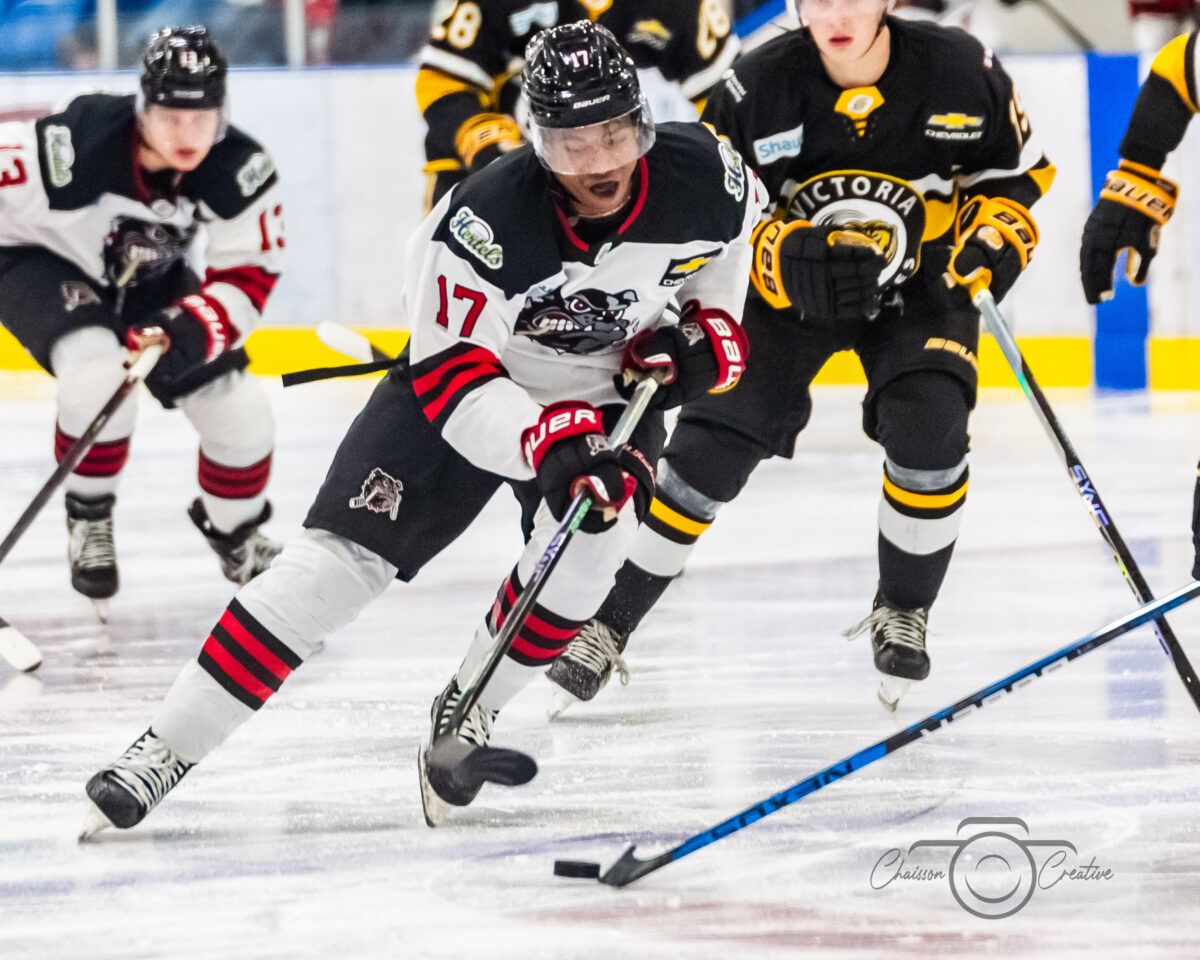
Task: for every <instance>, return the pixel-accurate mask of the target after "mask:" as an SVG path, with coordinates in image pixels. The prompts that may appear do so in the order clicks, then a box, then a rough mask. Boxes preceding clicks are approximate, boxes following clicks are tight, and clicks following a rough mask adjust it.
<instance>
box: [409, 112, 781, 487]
mask: <svg viewBox="0 0 1200 960" xmlns="http://www.w3.org/2000/svg"><path fill="white" fill-rule="evenodd" d="M765 203H766V192H765V190H764V189H763V187H762V184H761V182H760V181H759V180H758V178H757V177H756V176H755V175H754V174H753V173H752V172H750V171H749V170H748V169H747V167H746V166H745V164H744V163H743V162H742V160H741V158H740V157H739V156H738V155H737V153H736V152H735V151H734V150H733V149H732V148H731V147H730V146H729V145H728V144H727V143H725V142H723V141H719V140H718V139H717V138H716V137H715V136H713V134H711V133H710V132H709V131H708V130H707V129H705V128H704V127H702V126H700V125H699V124H682V123H668V124H662V125H660V126H659V128H658V135H657V140H656V142H655V144H654V146H653V147H652V148H651V149H650V151H649V152H648V153H647V154H646V155H645V156H644V157H643V158H642V159H641V161H639V165H638V173H637V176H636V178H635V181H634V196H633V200H632V204H631V206H630V208H629V210H628V213H626V214H625V215H624V217H623V218H619V219H614V220H613V221H612V225H611V227H612V228H611V230H610V231H609V232H608V233H607V235H605V236H599V237H591V238H590V240H591V242H589V241H588V240H585V239H584V238H582V237H581V236H580V235H579V233H578V232H577V231H576V230H575V229H573V227H572V225H571V221H570V219H569V218H568V217H567V215H566V213H565V212H564V208H563V203H562V200H561V199H560V198H559V197H558V196H557V194H556V191H555V185H554V182H553V180H552V178H551V177H550V175H549V174H548V173H547V171H546V170H545V169H544V168H543V167H542V166H541V164H540V163H539V162H538V160H537V157H536V156H535V155H534V153H533V151H532V149H531V148H529V147H523V148H521V149H519V150H516V151H514V152H512V153H510V154H508V155H507V156H505V157H504V158H502V159H500V160H498V161H496V162H495V163H493V164H491V165H490V166H488V167H487V168H486V169H485V170H483V171H481V172H480V173H478V174H476V175H475V176H473V177H471V178H470V179H469V180H467V181H466V182H465V183H463V184H461V185H459V186H458V187H456V188H455V189H454V190H453V191H452V192H451V193H450V194H448V195H447V196H446V197H444V198H443V199H442V201H441V202H440V203H439V204H438V205H437V207H435V208H434V210H433V211H432V213H430V215H429V216H428V217H427V218H426V219H425V221H424V222H423V223H422V224H421V225H420V227H418V229H417V231H416V232H415V234H414V235H413V237H412V238H411V240H410V242H409V245H408V248H407V254H406V268H407V269H406V274H405V277H406V279H405V287H404V293H403V304H404V310H405V313H406V314H407V319H408V323H409V327H410V329H411V331H412V341H411V347H410V360H411V364H412V368H411V369H412V379H413V385H414V388H415V391H416V394H417V397H418V399H419V400H420V402H421V403H422V406H423V408H424V411H425V415H426V416H427V417H428V418H429V420H430V421H431V422H432V423H433V424H434V426H436V427H438V428H439V429H440V430H441V432H442V436H443V437H444V438H445V439H446V440H447V442H449V443H450V444H451V445H452V446H453V447H454V448H455V449H456V450H457V451H458V452H459V453H461V454H462V456H463V457H465V458H466V459H467V460H469V461H470V462H471V463H473V464H475V465H476V466H478V467H480V468H482V469H485V470H489V471H491V472H493V473H497V474H500V475H502V476H506V477H511V478H514V479H528V478H530V477H532V476H533V472H532V470H531V469H530V468H529V466H528V465H527V464H526V462H525V460H524V459H523V457H522V454H521V443H520V438H521V433H522V432H523V431H524V430H525V429H526V428H527V427H531V426H533V425H534V424H535V423H536V422H537V419H538V416H539V415H540V413H541V408H542V406H543V405H545V404H548V403H552V402H554V401H556V400H583V401H586V402H589V403H592V404H594V405H597V406H599V405H602V404H606V403H618V402H622V401H621V399H620V396H619V395H618V394H617V392H616V390H615V388H614V386H613V382H612V380H613V376H614V375H615V374H616V373H617V372H618V371H619V369H620V359H621V351H622V349H623V348H624V346H625V344H626V343H627V342H628V341H629V340H630V338H632V337H633V336H634V335H635V334H636V333H638V331H640V330H643V329H646V328H650V327H655V326H658V325H661V324H666V323H672V322H675V321H674V319H673V315H672V314H670V313H664V311H667V308H668V305H669V304H671V303H672V302H676V303H678V304H679V305H683V304H685V303H687V302H689V301H692V300H698V301H699V302H700V304H701V305H702V306H704V307H708V308H713V309H718V310H723V311H724V312H725V313H726V314H728V315H729V316H730V317H731V318H732V319H733V320H735V321H738V322H740V320H741V315H742V307H743V303H744V300H745V296H746V286H747V282H748V277H749V266H750V255H751V252H750V247H749V244H748V239H749V236H750V232H751V230H752V229H753V227H754V225H755V223H757V222H758V219H759V215H760V212H761V210H762V208H763V206H764V205H765ZM749 362H751V363H753V357H751V358H750V361H749Z"/></svg>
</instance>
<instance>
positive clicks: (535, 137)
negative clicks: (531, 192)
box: [529, 100, 654, 175]
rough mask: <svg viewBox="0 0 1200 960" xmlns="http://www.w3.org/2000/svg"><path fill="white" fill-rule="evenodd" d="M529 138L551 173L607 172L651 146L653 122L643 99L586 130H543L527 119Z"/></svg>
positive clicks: (581, 128) (581, 173) (533, 120)
mask: <svg viewBox="0 0 1200 960" xmlns="http://www.w3.org/2000/svg"><path fill="white" fill-rule="evenodd" d="M529 139H530V140H531V141H532V142H533V149H534V151H535V152H536V153H537V155H538V159H539V160H541V161H542V164H543V165H544V166H545V167H547V168H548V169H549V170H551V171H553V172H554V173H564V174H567V175H586V174H598V173H609V172H610V171H613V170H617V169H620V168H621V167H624V166H626V165H627V164H630V163H633V162H634V161H635V160H637V159H638V158H639V157H640V156H642V154H644V153H645V152H646V151H647V150H649V149H650V148H651V147H652V146H654V120H653V119H652V118H651V116H650V107H649V105H648V104H647V103H646V101H645V100H643V101H642V102H641V105H640V106H638V107H635V108H634V109H633V110H630V111H629V113H625V114H622V115H621V116H619V117H613V118H612V119H611V120H604V121H602V122H601V123H593V124H590V125H588V126H586V127H544V126H542V125H541V124H540V123H538V121H537V119H536V118H535V117H530V121H529Z"/></svg>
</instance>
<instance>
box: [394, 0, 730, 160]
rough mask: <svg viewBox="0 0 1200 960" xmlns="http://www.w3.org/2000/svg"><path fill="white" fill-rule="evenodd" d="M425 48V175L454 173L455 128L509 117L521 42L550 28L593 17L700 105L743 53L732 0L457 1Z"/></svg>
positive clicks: (441, 15) (421, 92) (420, 84)
mask: <svg viewBox="0 0 1200 960" xmlns="http://www.w3.org/2000/svg"><path fill="white" fill-rule="evenodd" d="M434 20H435V24H436V25H435V27H434V30H433V34H432V37H431V38H430V41H429V44H428V45H427V46H426V47H425V48H424V49H423V50H422V51H421V56H420V62H421V70H420V73H419V74H418V77H417V102H418V105H419V107H420V109H421V113H422V114H424V116H425V121H426V123H427V124H428V125H429V134H428V137H427V138H426V141H425V154H426V159H427V161H428V164H427V166H426V172H429V173H437V172H439V170H441V169H457V168H458V167H459V166H461V164H460V163H459V160H460V158H459V157H458V154H457V151H456V149H455V134H456V132H457V131H458V130H459V129H460V128H461V127H462V126H463V124H464V123H466V122H467V121H468V120H470V119H471V118H472V117H473V116H475V115H476V114H479V113H482V112H499V113H509V114H511V113H512V112H513V111H514V109H515V107H516V102H515V100H516V97H515V94H516V92H517V87H516V85H515V84H511V83H508V81H509V79H510V78H512V77H513V76H514V75H515V74H516V73H518V72H519V71H520V70H521V68H522V67H523V66H524V62H523V60H522V58H523V57H524V55H525V47H526V45H527V44H528V43H529V41H530V40H531V39H533V36H534V34H536V33H538V32H539V31H540V30H544V29H546V28H547V27H553V26H556V25H558V24H560V23H572V22H574V21H576V20H593V21H596V22H597V23H601V24H603V25H604V26H606V27H608V29H610V30H611V31H612V32H613V34H614V36H616V38H617V40H619V41H620V43H621V45H622V46H623V47H625V49H626V50H627V51H629V54H630V56H632V57H633V59H634V62H635V63H637V65H638V66H639V67H641V68H644V69H650V68H657V69H658V70H659V72H661V73H662V75H663V76H664V77H666V79H668V80H670V81H673V82H675V83H678V84H679V86H680V89H681V91H682V92H683V94H684V96H686V97H687V98H688V99H690V100H693V101H702V100H703V98H704V97H705V96H706V95H707V94H708V91H709V90H710V89H711V88H712V87H713V85H714V84H716V82H717V81H718V80H719V79H720V78H721V75H722V74H723V73H724V72H725V71H726V70H727V69H729V67H730V65H731V64H732V63H733V60H734V58H735V57H736V56H737V53H738V42H737V38H736V37H735V36H733V33H732V30H733V25H732V22H731V20H730V15H729V6H728V0H545V2H537V0H532V2H531V0H457V2H453V0H452V2H450V3H448V4H446V5H445V8H444V9H443V10H442V11H440V12H438V13H435V14H434Z"/></svg>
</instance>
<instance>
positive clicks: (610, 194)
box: [588, 180, 621, 200]
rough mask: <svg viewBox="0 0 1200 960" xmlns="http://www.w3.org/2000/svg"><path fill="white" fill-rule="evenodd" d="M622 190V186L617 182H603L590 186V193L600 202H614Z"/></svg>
mask: <svg viewBox="0 0 1200 960" xmlns="http://www.w3.org/2000/svg"><path fill="white" fill-rule="evenodd" d="M620 189H621V184H620V182H619V181H617V180H601V181H600V182H599V183H593V184H592V185H591V186H589V187H588V192H589V193H590V194H591V195H592V196H593V197H596V198H597V199H599V200H613V199H615V198H616V196H617V191H618V190H620Z"/></svg>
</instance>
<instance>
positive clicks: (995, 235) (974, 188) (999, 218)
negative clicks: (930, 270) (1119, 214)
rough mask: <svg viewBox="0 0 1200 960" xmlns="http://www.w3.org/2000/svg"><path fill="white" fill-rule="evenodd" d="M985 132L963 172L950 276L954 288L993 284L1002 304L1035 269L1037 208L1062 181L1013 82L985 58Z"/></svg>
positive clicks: (990, 58) (987, 55) (989, 57)
mask: <svg viewBox="0 0 1200 960" xmlns="http://www.w3.org/2000/svg"><path fill="white" fill-rule="evenodd" d="M983 81H984V87H985V90H986V94H985V97H984V98H983V100H982V102H981V107H982V109H983V111H984V116H983V118H982V119H983V124H984V132H983V136H982V137H981V138H980V140H979V142H978V144H977V145H976V147H975V149H974V150H972V151H971V157H970V161H969V163H968V164H966V165H964V169H963V171H962V172H961V173H960V174H959V176H958V178H957V180H958V186H959V189H960V191H961V202H960V207H959V213H958V218H957V223H956V225H955V236H954V245H953V247H952V249H951V251H950V260H949V265H948V268H947V273H946V281H947V285H948V286H949V287H954V286H958V287H964V288H966V287H970V285H971V284H972V283H975V282H976V281H978V280H983V281H985V282H987V284H988V286H989V288H990V289H991V291H992V295H993V296H994V297H995V298H996V299H997V300H1002V299H1003V298H1004V296H1005V295H1006V294H1007V293H1008V291H1009V290H1011V289H1012V287H1013V285H1014V284H1015V283H1016V282H1017V280H1018V279H1019V278H1020V276H1021V274H1022V273H1023V272H1024V270H1025V268H1026V267H1027V266H1028V265H1029V261H1030V258H1031V257H1032V256H1033V251H1034V249H1035V248H1036V247H1037V243H1038V228H1037V222H1036V221H1035V220H1034V218H1033V214H1032V213H1031V212H1030V208H1031V207H1032V206H1033V205H1034V204H1035V203H1037V201H1038V200H1040V199H1041V198H1042V197H1043V196H1044V195H1045V194H1046V193H1047V192H1048V191H1049V189H1050V187H1051V185H1052V184H1053V183H1054V178H1055V176H1056V174H1057V170H1056V169H1055V167H1054V165H1053V164H1052V163H1050V161H1049V160H1048V159H1047V158H1046V155H1045V154H1044V153H1043V152H1042V148H1041V146H1040V144H1039V142H1038V138H1037V136H1036V135H1035V133H1034V131H1033V127H1032V125H1031V124H1030V122H1029V117H1028V116H1027V115H1026V113H1025V110H1024V109H1023V108H1022V106H1021V100H1020V97H1019V96H1018V95H1017V91H1016V88H1015V87H1014V86H1013V82H1012V80H1011V79H1010V78H1009V76H1008V74H1007V73H1005V72H1004V69H1003V68H1002V67H1001V66H1000V63H999V62H998V61H997V60H995V58H994V56H993V55H992V53H991V52H990V51H985V52H984V64H983Z"/></svg>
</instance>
